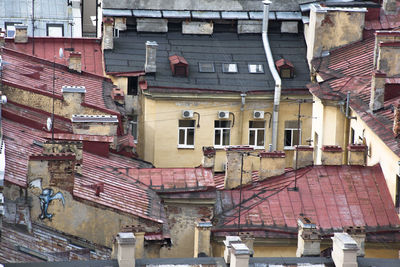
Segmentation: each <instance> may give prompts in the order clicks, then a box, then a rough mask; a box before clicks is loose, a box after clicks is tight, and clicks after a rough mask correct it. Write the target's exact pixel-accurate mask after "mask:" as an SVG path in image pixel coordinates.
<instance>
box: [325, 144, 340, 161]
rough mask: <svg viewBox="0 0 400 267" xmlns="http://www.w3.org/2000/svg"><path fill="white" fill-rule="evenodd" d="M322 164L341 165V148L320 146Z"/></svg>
mask: <svg viewBox="0 0 400 267" xmlns="http://www.w3.org/2000/svg"><path fill="white" fill-rule="evenodd" d="M321 150H322V155H321V162H322V165H342V152H343V150H342V148H341V147H340V146H322V148H321Z"/></svg>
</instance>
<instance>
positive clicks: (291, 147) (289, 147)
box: [283, 146, 295, 150]
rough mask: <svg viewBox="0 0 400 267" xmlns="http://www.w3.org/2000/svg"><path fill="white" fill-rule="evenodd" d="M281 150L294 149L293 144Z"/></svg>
mask: <svg viewBox="0 0 400 267" xmlns="http://www.w3.org/2000/svg"><path fill="white" fill-rule="evenodd" d="M283 150H295V148H294V146H285V147H284V148H283Z"/></svg>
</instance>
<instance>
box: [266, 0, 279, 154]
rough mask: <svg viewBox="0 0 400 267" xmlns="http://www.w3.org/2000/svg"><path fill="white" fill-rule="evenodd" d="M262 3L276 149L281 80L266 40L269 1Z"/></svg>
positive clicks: (273, 134) (275, 145)
mask: <svg viewBox="0 0 400 267" xmlns="http://www.w3.org/2000/svg"><path fill="white" fill-rule="evenodd" d="M263 4H264V17H263V26H262V39H263V44H264V50H265V55H266V56H267V62H268V67H269V70H270V71H271V74H272V77H274V80H275V94H274V111H273V115H272V150H273V151H275V150H276V149H277V139H278V118H279V103H280V100H281V87H282V81H281V77H280V76H279V73H278V71H277V70H276V68H275V61H274V58H273V57H272V52H271V47H270V46H269V41H268V35H267V33H268V16H269V5H270V4H271V1H268V0H265V1H263Z"/></svg>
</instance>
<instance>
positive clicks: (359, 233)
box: [344, 226, 366, 257]
mask: <svg viewBox="0 0 400 267" xmlns="http://www.w3.org/2000/svg"><path fill="white" fill-rule="evenodd" d="M344 232H345V233H348V234H349V235H350V236H351V237H352V238H353V239H354V241H356V242H357V245H358V251H357V256H360V257H364V256H365V237H366V233H365V227H364V226H349V227H345V228H344Z"/></svg>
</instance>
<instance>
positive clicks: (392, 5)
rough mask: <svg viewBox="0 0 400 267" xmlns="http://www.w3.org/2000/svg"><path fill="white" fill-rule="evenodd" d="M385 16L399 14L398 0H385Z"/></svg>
mask: <svg viewBox="0 0 400 267" xmlns="http://www.w3.org/2000/svg"><path fill="white" fill-rule="evenodd" d="M383 10H384V11H385V14H388V15H394V14H396V13H397V6H396V0H383Z"/></svg>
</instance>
